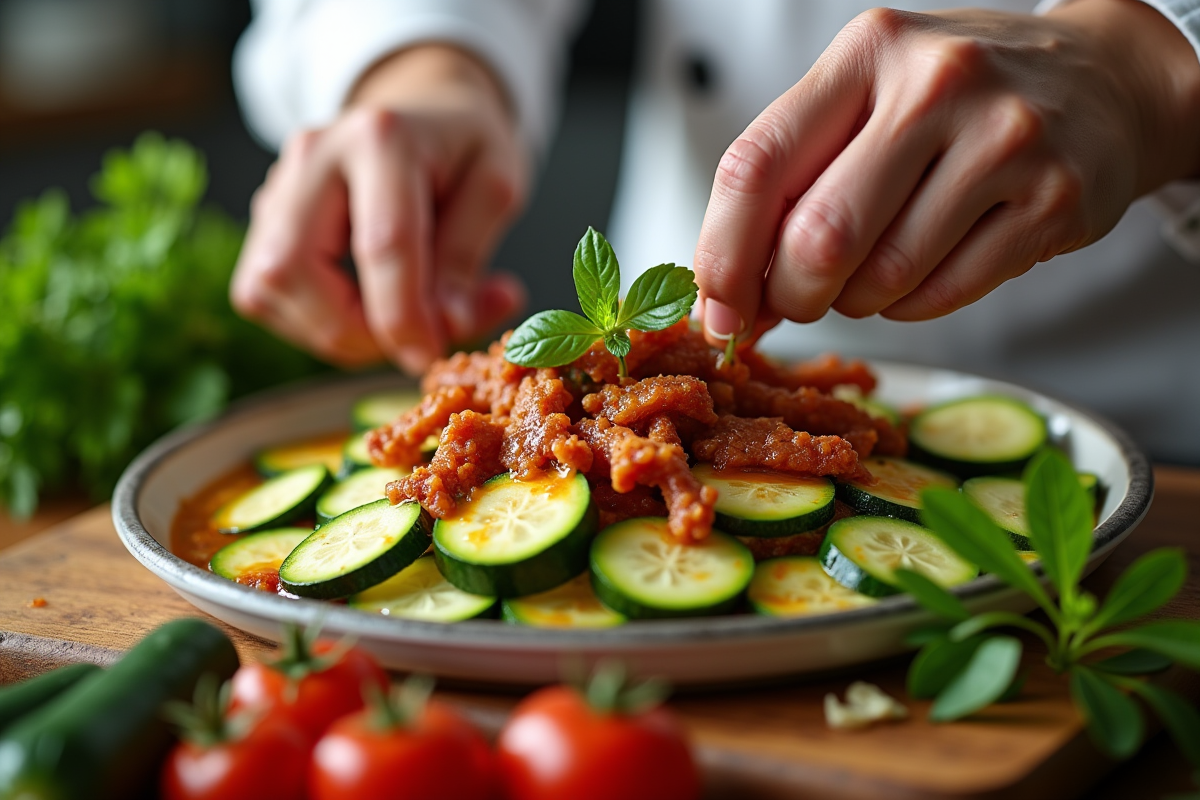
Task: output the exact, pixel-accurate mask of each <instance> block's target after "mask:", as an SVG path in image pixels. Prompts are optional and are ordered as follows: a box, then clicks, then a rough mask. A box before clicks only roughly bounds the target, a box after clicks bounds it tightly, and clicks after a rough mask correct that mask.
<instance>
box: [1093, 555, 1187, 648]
mask: <svg viewBox="0 0 1200 800" xmlns="http://www.w3.org/2000/svg"><path fill="white" fill-rule="evenodd" d="M1186 577H1187V558H1186V556H1184V554H1183V550H1182V549H1180V548H1177V547H1164V548H1161V549H1159V550H1152V551H1150V552H1149V553H1146V554H1145V555H1143V556H1141V557H1140V558H1138V560H1137V561H1134V562H1133V563H1132V564H1130V565H1129V568H1128V569H1126V570H1125V571H1124V572H1122V573H1121V575H1120V577H1118V578H1117V581H1116V583H1114V584H1113V587H1112V589H1110V590H1109V592H1108V596H1107V597H1105V598H1104V604H1103V605H1101V606H1100V610H1099V611H1098V612H1096V616H1094V617H1093V618H1092V620H1091V621H1090V622H1089V623H1088V625H1087V626H1086V628H1085V630H1086V631H1088V632H1091V631H1098V630H1101V629H1103V628H1107V627H1109V626H1110V625H1119V624H1121V623H1122V622H1129V621H1130V620H1132V619H1137V618H1138V617H1140V616H1142V615H1143V614H1148V613H1150V612H1151V611H1153V610H1154V609H1156V608H1158V607H1159V606H1161V605H1162V604H1163V603H1165V602H1167V601H1168V600H1170V599H1171V598H1172V597H1174V596H1175V594H1176V593H1177V592H1178V591H1179V590H1180V589H1181V588H1183V581H1184V579H1185V578H1186Z"/></svg>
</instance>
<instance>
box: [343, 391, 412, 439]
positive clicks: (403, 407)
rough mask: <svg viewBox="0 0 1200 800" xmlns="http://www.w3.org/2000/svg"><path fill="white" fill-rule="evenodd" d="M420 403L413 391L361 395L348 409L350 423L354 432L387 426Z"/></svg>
mask: <svg viewBox="0 0 1200 800" xmlns="http://www.w3.org/2000/svg"><path fill="white" fill-rule="evenodd" d="M420 402H421V393H420V392H418V391H417V390H415V389H395V390H392V391H386V392H372V393H371V394H366V395H363V396H362V397H360V398H358V400H357V401H355V403H354V407H353V408H351V409H350V422H351V423H352V424H353V425H354V430H356V431H366V430H370V429H371V428H378V427H379V426H380V425H387V424H388V423H389V422H392V421H393V420H395V419H396V417H398V416H400V415H401V414H403V413H404V412H405V411H408V410H409V409H410V408H412V407H413V406H416V405H417V404H418V403H420Z"/></svg>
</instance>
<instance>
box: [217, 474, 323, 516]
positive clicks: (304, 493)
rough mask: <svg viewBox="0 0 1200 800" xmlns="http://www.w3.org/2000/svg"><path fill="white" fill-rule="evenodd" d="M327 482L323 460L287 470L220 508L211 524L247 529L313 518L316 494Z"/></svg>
mask: <svg viewBox="0 0 1200 800" xmlns="http://www.w3.org/2000/svg"><path fill="white" fill-rule="evenodd" d="M328 483H329V470H328V469H326V467H325V465H324V464H312V465H310V466H307V467H298V468H297V469H293V470H289V471H287V472H284V473H282V474H280V475H276V476H275V477H274V478H271V479H270V480H268V481H266V482H265V483H262V484H260V485H258V486H256V487H254V488H253V489H251V490H250V491H248V492H246V493H245V494H243V495H242V496H241V497H238V498H237V499H236V500H233V501H231V502H229V503H227V504H225V505H224V506H222V507H221V508H219V509H218V510H217V513H216V514H214V515H213V518H212V521H213V524H214V525H216V527H217V530H219V531H220V532H221V533H250V532H251V531H258V530H263V529H265V528H277V527H280V526H282V525H286V524H288V523H289V522H292V521H294V520H298V519H312V513H313V506H314V505H315V504H316V502H317V496H318V495H319V494H320V493H321V490H322V489H324V488H325V486H326V484H328Z"/></svg>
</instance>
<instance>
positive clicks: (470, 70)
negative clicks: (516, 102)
mask: <svg viewBox="0 0 1200 800" xmlns="http://www.w3.org/2000/svg"><path fill="white" fill-rule="evenodd" d="M463 102H467V103H471V104H478V103H483V105H484V107H485V108H487V109H489V110H494V111H496V112H499V113H501V114H503V115H504V116H506V117H507V118H508V119H509V120H510V121H512V117H513V113H512V107H511V104H510V102H509V98H508V95H507V94H506V92H505V91H504V88H503V86H502V85H501V83H500V81H499V79H498V78H497V77H496V76H495V74H493V72H492V71H491V69H490V68H488V66H487V65H486V64H484V62H483V61H481V60H480V59H478V58H476V57H475V56H474V55H472V54H471V53H469V52H467V51H466V50H463V49H461V48H459V47H455V46H454V45H449V44H441V43H423V44H417V45H413V46H412V47H406V48H404V49H402V50H398V51H396V52H394V53H392V54H390V55H388V56H385V57H384V58H382V59H380V60H379V61H377V62H375V64H373V65H372V66H371V67H370V69H368V70H367V71H366V72H365V73H363V75H362V77H360V78H359V80H358V83H357V84H355V86H354V89H353V90H352V91H351V92H350V95H349V99H348V100H347V102H346V106H347V107H362V106H366V107H375V108H400V107H408V106H411V105H413V104H421V105H431V104H432V105H439V106H449V105H458V104H461V103H463ZM476 107H478V106H476Z"/></svg>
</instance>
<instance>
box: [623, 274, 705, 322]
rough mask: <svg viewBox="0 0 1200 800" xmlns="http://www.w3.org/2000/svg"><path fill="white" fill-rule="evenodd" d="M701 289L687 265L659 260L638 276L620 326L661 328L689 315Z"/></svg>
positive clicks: (625, 306) (624, 304)
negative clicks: (663, 262) (680, 265)
mask: <svg viewBox="0 0 1200 800" xmlns="http://www.w3.org/2000/svg"><path fill="white" fill-rule="evenodd" d="M697 292H699V289H698V288H697V287H696V274H695V273H694V272H692V271H691V270H690V269H688V268H687V267H677V266H675V265H674V264H659V265H658V266H657V267H651V268H650V269H648V270H646V271H645V272H643V273H642V274H641V275H639V276H638V277H637V280H635V281H634V282H633V286H630V287H629V294H627V295H625V302H624V303H623V304H622V305H621V314H620V317H619V318H618V319H617V327H620V328H635V329H637V330H639V331H661V330H662V329H663V328H669V327H671V326H672V325H674V324H675V323H676V322H679V320H681V319H683V318H684V317H686V316H687V315H688V312H689V311H691V310H692V306H693V305H694V304H695V302H696V295H697Z"/></svg>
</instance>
